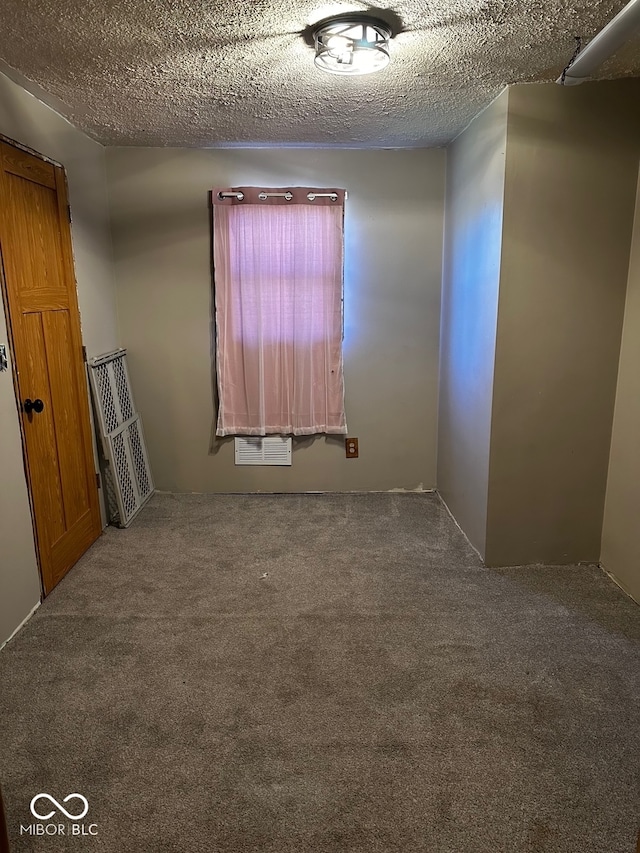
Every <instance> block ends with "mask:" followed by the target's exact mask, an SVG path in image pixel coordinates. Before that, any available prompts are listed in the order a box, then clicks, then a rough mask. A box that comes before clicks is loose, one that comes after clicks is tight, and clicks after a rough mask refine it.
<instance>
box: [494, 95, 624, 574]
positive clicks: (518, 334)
mask: <svg viewBox="0 0 640 853" xmlns="http://www.w3.org/2000/svg"><path fill="white" fill-rule="evenodd" d="M639 100H640V81H638V80H622V81H615V82H607V83H589V84H584V85H582V86H578V87H567V88H563V87H561V86H557V85H556V84H553V83H550V84H539V85H522V86H513V87H511V88H510V90H509V118H508V130H507V161H506V183H505V210H504V230H503V246H502V269H501V280H500V299H499V308H498V333H497V343H496V366H495V382H494V397H493V414H492V432H491V461H490V472H489V483H490V485H489V503H488V513H487V545H486V553H485V559H486V562H487V563H488V564H490V565H491V564H493V565H505V564H507V565H508V564H520V563H535V562H545V563H573V562H579V561H593V562H596V561H598V559H599V557H600V537H601V530H602V517H603V506H604V495H605V484H606V477H607V467H608V458H609V446H610V438H611V427H612V419H613V406H614V397H615V389H616V376H617V368H618V354H619V347H620V339H621V330H622V320H623V311H624V301H625V292H626V285H627V274H628V263H629V248H630V239H631V227H632V221H633V210H634V204H635V192H636V177H637V169H638V136H637V117H636V116H637V109H636V107H637V103H638V101H639Z"/></svg>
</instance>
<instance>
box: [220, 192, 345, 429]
mask: <svg viewBox="0 0 640 853" xmlns="http://www.w3.org/2000/svg"><path fill="white" fill-rule="evenodd" d="M232 192H233V193H235V194H240V193H241V194H242V196H243V198H242V200H240V199H239V198H237V197H236V196H228V195H223V193H232ZM260 192H261V190H260V188H256V187H238V188H234V189H233V190H214V191H213V193H212V199H213V204H214V218H213V247H214V277H215V309H216V358H217V377H218V397H219V400H218V421H217V428H216V434H217V435H220V436H223V435H267V434H270V433H271V434H273V433H275V434H280V435H312V434H314V433H339V434H346V431H347V426H346V420H345V414H344V381H343V371H342V253H343V211H344V191H342V190H326V189H322V190H320V189H315V190H314V189H310V188H307V187H305V188H300V187H295V188H294V187H289V188H285V189H277V190H276V189H269V190H265V191H263V192H266V193H268V194H269V195H268V197H267V198H266V199H263V200H260V199H259V198H258V195H259V193H260ZM284 193H290V194H291V196H292V198H291V200H287V199H286V198H284V195H283V194H284ZM309 193H312V194H319V193H322V194H324V193H330V194H332V195H333V196H335V200H332V198H331V197H330V196H329V195H322V196H319V197H316V198H315V199H314V200H313V201H310V200H309V199H308V198H307V196H308V194H309ZM271 194H278V195H271Z"/></svg>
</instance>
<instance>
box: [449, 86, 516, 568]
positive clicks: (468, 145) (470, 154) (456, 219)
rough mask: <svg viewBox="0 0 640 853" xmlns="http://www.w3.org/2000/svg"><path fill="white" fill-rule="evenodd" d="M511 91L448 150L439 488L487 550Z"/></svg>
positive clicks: (471, 536)
mask: <svg viewBox="0 0 640 853" xmlns="http://www.w3.org/2000/svg"><path fill="white" fill-rule="evenodd" d="M507 107H508V91H507V90H505V91H504V92H503V93H502V94H501V95H500V97H499V98H498V99H497V100H495V101H494V102H493V103H492V104H491V105H490V106H489V107H488V108H487V109H486V110H485V111H484V112H483V113H481V114H480V115H479V116H478V117H477V118H476V119H474V121H473V122H472V123H471V125H470V126H469V127H468V128H467V129H466V130H465V131H464V133H462V134H461V135H460V136H459V137H458V138H457V139H456V140H455V141H454V143H453V145H451V146H450V147H449V149H448V151H447V195H446V208H445V211H446V212H445V240H444V261H443V279H442V320H441V344H440V404H439V425H438V491H439V492H440V494H441V495H442V497H443V498H444V500H445V501H446V503H447V505H448V507H449V508H450V510H451V512H452V513H453V515H454V516H455V518H456V519H457V521H458V523H459V524H460V525H461V527H462V528H463V530H464V531H465V533H466V534H467V536H468V537H469V539H470V541H471V543H472V544H473V545H474V546H475V547H476V548H477V549H478V551H479V552H480V553H481V554H484V548H485V538H486V523H487V495H488V488H489V450H490V434H491V405H492V397H493V368H494V361H495V340H496V323H497V313H498V288H499V280H500V253H501V247H502V215H503V197H504V175H505V151H506V135H507Z"/></svg>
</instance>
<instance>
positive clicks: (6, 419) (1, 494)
mask: <svg viewBox="0 0 640 853" xmlns="http://www.w3.org/2000/svg"><path fill="white" fill-rule="evenodd" d="M0 133H1V134H3V135H4V136H6V137H9V138H11V139H13V140H16V141H18V142H21V143H22V144H24V145H27V146H29V147H31V148H33V149H35V150H36V151H38V152H40V153H41V154H44V155H46V156H48V157H51V158H52V159H54V160H56V161H58V162H60V163H62V164H63V165H64V166H65V167H66V169H67V175H68V180H69V200H70V204H71V209H72V213H73V225H72V236H73V246H74V253H75V260H76V274H77V280H78V300H79V304H80V312H81V316H82V331H83V339H84V342H85V344H86V346H87V349H88V352H89V354H90V355H91V354H94V353H99V352H103V351H105V350H108V349H113V348H114V347H115V346H117V343H118V339H117V334H116V313H115V299H114V287H113V280H112V266H111V243H110V234H109V229H108V220H107V193H106V173H105V165H104V149H103V148H102V147H101V146H100V145H98V144H97V143H95V142H92V141H91V140H89V139H88V138H87V137H86V136H84V135H83V134H82V133H80V132H79V131H77V130H75V129H74V128H73V127H72V126H71V125H70V124H69V123H68V122H67V121H66V120H65V119H63V118H61V117H60V116H59V115H58V114H57V113H55V112H54V111H53V110H51V109H50V108H49V107H47V106H45V105H44V104H43V103H41V102H40V101H38V100H36V98H34V97H33V96H32V95H30V94H28V93H27V92H26V91H25V90H24V89H23V88H22V87H20V86H18V85H17V84H16V83H15V82H13V81H12V80H9V79H8V78H7V77H6V76H4V75H2V74H0ZM6 341H7V332H6V325H5V315H4V311H0V342H2V343H5V342H6ZM0 435H1V436H2V441H1V442H0V471H2V489H1V490H0V643H2V642H3V641H4V640H5V639H6V638H7V637H8V636H10V635H11V633H12V632H13V631H14V629H15V628H16V627H17V626H18V625H19V624H20V623H21V622H22V621H23V619H24V618H25V617H26V616H27V615H28V614H29V612H30V611H31V609H32V608H33V607H34V606H35V605H36V604H37V603H38V600H39V577H38V572H37V567H36V559H35V551H34V545H33V533H32V527H31V515H30V511H29V504H28V499H27V489H26V483H25V476H24V469H23V462H22V444H21V440H20V430H19V421H18V410H17V404H16V398H15V394H14V389H13V382H12V375H11V372H6V373H2V374H0Z"/></svg>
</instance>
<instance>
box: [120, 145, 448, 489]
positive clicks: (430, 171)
mask: <svg viewBox="0 0 640 853" xmlns="http://www.w3.org/2000/svg"><path fill="white" fill-rule="evenodd" d="M107 164H108V175H109V188H110V198H111V205H112V207H111V210H112V217H113V237H114V250H115V258H116V269H117V282H118V310H119V317H120V321H121V333H122V342H123V345H124V346H126V347H127V348H128V350H129V366H130V371H131V377H132V383H133V387H134V393H135V396H136V402H137V405H138V408H139V409H140V412H141V414H142V418H143V423H144V429H145V435H146V439H147V444H148V448H149V453H150V459H151V465H152V469H153V473H154V477H155V480H156V485H157V486H158V488H160V489H167V490H175V491H198V492H224V491H230V492H243V491H258V490H262V491H284V492H288V491H307V490H337V491H343V490H359V489H363V490H376V489H381V490H386V489H393V488H406V489H415V488H418V487H421V486H422V487H424V488H432V487H433V486H434V485H435V451H436V417H437V413H436V410H437V381H438V334H439V311H440V278H441V257H442V219H443V196H444V178H445V154H444V151H440V150H430V151H358V150H347V151H345V150H341V151H338V150H309V149H307V150H305V149H287V150H284V149H281V150H273V149H270V150H264V149H233V150H215V151H214V150H208V151H195V150H159V149H133V148H121V149H109V150H108V151H107ZM238 184H261V185H265V186H287V185H316V186H323V185H324V186H340V187H345V188H346V189H347V190H348V192H349V198H348V201H347V207H346V222H345V239H346V260H345V387H346V413H347V421H348V425H349V433H350V435H352V436H357V437H358V438H359V439H360V458H359V459H356V460H347V459H345V452H344V443H343V441H342V440H340V439H333V440H325V438H318V439H316V440H315V441H312V440H303V441H300V442H296V444H295V450H294V455H293V466H292V467H291V468H236V467H235V466H234V464H233V442H232V441H226V442H223V443H221V444H219V450H218V452H216V453H210V452H209V447H210V442H211V433H212V422H213V414H214V412H213V402H212V360H211V344H212V334H211V331H212V330H211V296H212V287H211V261H210V257H211V242H210V224H209V223H210V212H209V201H208V191H209V189H210V188H211V187H213V186H221V185H222V186H225V185H226V186H231V185H238Z"/></svg>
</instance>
